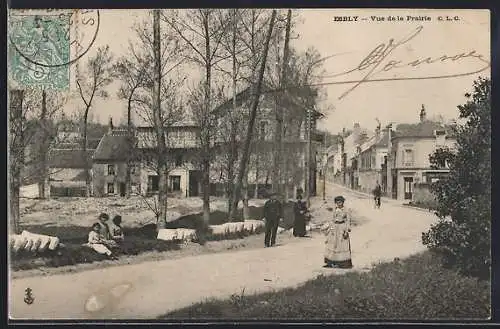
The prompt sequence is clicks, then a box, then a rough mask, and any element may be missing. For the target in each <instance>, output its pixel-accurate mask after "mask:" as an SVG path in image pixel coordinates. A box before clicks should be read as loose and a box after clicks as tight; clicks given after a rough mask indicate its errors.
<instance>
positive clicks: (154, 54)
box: [124, 9, 185, 229]
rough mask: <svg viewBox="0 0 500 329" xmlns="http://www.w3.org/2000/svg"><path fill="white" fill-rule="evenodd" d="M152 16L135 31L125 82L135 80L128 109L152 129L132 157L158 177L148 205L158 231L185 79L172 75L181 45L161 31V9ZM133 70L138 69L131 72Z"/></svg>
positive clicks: (163, 219) (163, 215)
mask: <svg viewBox="0 0 500 329" xmlns="http://www.w3.org/2000/svg"><path fill="white" fill-rule="evenodd" d="M151 13H152V15H153V24H152V25H151V23H150V21H148V20H146V21H144V22H143V23H142V24H141V25H139V26H137V27H136V29H135V31H136V34H137V37H138V43H137V44H131V45H130V47H129V49H130V53H131V54H132V56H131V57H130V66H129V67H128V68H127V69H126V71H127V72H129V73H132V74H133V77H134V78H133V79H131V78H126V79H125V81H127V80H128V81H129V82H130V81H132V80H133V81H134V83H132V84H131V86H134V87H135V90H134V91H133V92H132V88H131V89H127V91H128V93H127V94H128V96H129V98H128V99H129V100H130V104H131V107H132V104H135V106H134V110H135V113H136V114H137V115H138V119H140V120H141V121H142V122H144V123H146V124H147V125H148V126H150V127H152V131H151V132H150V133H149V132H146V133H144V134H140V135H138V141H137V142H138V144H139V148H140V150H141V153H139V154H134V157H136V158H138V157H140V159H141V161H142V164H143V166H144V167H145V169H147V170H151V171H153V172H155V173H156V174H157V175H158V179H159V183H158V195H157V199H156V200H155V202H154V204H150V203H149V202H148V206H149V207H150V208H151V210H152V211H153V212H154V214H155V216H156V219H157V226H158V229H161V228H165V226H166V220H167V202H168V200H167V193H168V182H167V180H168V175H169V172H170V171H171V170H172V168H173V167H174V163H173V161H172V158H173V157H172V149H173V148H175V145H174V143H175V142H176V139H173V138H169V133H170V131H171V129H172V127H173V126H175V125H176V124H177V123H179V122H180V121H181V120H182V118H183V117H184V114H185V113H184V109H183V107H182V106H181V102H182V99H180V97H178V94H179V88H180V87H181V85H182V84H183V82H184V77H182V76H177V75H176V74H175V73H176V68H178V67H179V66H180V64H181V63H182V61H183V58H182V52H181V49H180V44H179V43H178V42H177V40H176V39H175V38H173V37H172V35H171V34H170V33H168V32H165V31H163V30H162V29H161V26H160V10H157V9H155V10H152V11H151ZM132 67H135V68H136V69H137V68H139V70H138V71H135V73H133V72H132ZM125 81H124V83H126V82H125ZM130 111H132V109H130ZM145 200H146V201H147V199H145Z"/></svg>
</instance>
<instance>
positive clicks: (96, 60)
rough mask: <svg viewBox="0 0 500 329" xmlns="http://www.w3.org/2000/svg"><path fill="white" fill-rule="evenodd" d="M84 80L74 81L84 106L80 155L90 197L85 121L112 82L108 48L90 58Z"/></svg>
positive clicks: (103, 48) (99, 50)
mask: <svg viewBox="0 0 500 329" xmlns="http://www.w3.org/2000/svg"><path fill="white" fill-rule="evenodd" d="M85 69H86V74H85V76H86V78H85V80H83V79H82V80H78V79H77V80H76V85H77V88H78V92H79V94H80V98H81V99H82V101H83V104H84V106H85V107H84V111H83V138H82V153H83V159H85V160H84V161H85V183H86V184H85V185H86V195H87V197H88V196H90V190H91V188H90V187H91V180H90V164H89V163H87V162H88V157H87V120H88V116H89V111H90V109H91V108H92V104H93V102H94V100H95V99H96V97H103V98H106V97H107V96H108V94H107V93H106V91H105V88H106V87H107V86H108V85H109V84H110V83H111V82H112V80H113V79H112V56H111V54H110V51H109V46H105V47H100V48H99V49H97V54H96V55H95V56H93V57H91V58H90V59H89V60H88V62H87V64H86V67H85Z"/></svg>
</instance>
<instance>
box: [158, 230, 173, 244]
mask: <svg viewBox="0 0 500 329" xmlns="http://www.w3.org/2000/svg"><path fill="white" fill-rule="evenodd" d="M176 237H177V230H175V229H168V228H164V229H160V230H159V231H158V235H157V236H156V239H158V240H164V241H172V240H174V239H175V238H176Z"/></svg>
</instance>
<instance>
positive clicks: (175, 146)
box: [136, 120, 201, 197]
mask: <svg viewBox="0 0 500 329" xmlns="http://www.w3.org/2000/svg"><path fill="white" fill-rule="evenodd" d="M199 131H200V128H199V126H197V125H196V124H195V123H194V122H192V121H188V120H186V121H182V122H178V123H176V124H173V125H171V126H169V127H168V128H165V138H166V146H167V154H166V161H167V168H168V177H167V184H168V193H169V194H171V195H173V196H177V197H191V196H199V195H201V172H200V170H199V169H198V166H197V159H198V154H199V149H200V146H199V139H198V134H199ZM155 134H156V132H155V131H154V129H153V127H150V126H144V127H137V129H136V137H137V151H138V154H139V160H138V164H137V165H138V168H139V170H138V172H139V188H138V190H139V193H141V194H142V195H152V194H156V193H158V189H159V182H160V177H159V175H158V172H157V170H156V166H155V158H156V157H157V154H156V136H155Z"/></svg>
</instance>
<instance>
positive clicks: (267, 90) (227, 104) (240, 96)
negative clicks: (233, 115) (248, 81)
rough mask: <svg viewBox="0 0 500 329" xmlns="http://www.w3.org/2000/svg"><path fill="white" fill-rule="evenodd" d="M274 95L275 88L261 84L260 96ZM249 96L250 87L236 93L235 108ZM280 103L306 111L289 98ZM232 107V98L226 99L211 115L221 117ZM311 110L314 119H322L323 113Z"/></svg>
mask: <svg viewBox="0 0 500 329" xmlns="http://www.w3.org/2000/svg"><path fill="white" fill-rule="evenodd" d="M274 93H276V90H275V88H272V87H270V86H269V85H268V84H267V83H265V82H263V83H262V90H261V96H266V95H271V94H274ZM251 95H252V93H251V86H248V87H246V88H245V89H243V90H242V91H240V92H238V93H237V94H236V105H237V106H241V104H243V103H244V102H245V101H246V100H248V99H249V98H250V96H251ZM282 102H283V104H284V105H285V106H297V107H299V108H302V109H304V110H306V108H305V107H304V106H303V105H301V104H298V103H297V102H295V101H294V100H293V99H291V98H290V97H285V98H284V99H283V100H282ZM232 106H233V98H232V97H230V98H228V99H226V100H225V101H224V102H222V103H221V104H219V105H218V106H216V107H215V108H214V109H213V110H212V113H214V114H216V115H222V114H223V112H224V111H225V110H228V109H230V108H231V107H232ZM313 110H314V114H315V116H316V117H322V116H324V115H323V113H320V112H318V111H317V110H315V109H313Z"/></svg>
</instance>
